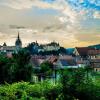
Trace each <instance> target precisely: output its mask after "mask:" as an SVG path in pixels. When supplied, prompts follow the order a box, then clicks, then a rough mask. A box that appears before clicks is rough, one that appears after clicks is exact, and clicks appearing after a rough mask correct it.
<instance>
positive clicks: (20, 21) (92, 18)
mask: <svg viewBox="0 0 100 100" xmlns="http://www.w3.org/2000/svg"><path fill="white" fill-rule="evenodd" d="M18 31H19V33H20V37H21V39H22V42H23V46H26V45H27V44H28V43H29V42H32V41H33V42H34V41H36V40H37V41H38V42H39V43H48V42H51V41H53V40H55V41H57V42H59V43H60V44H61V45H62V46H64V47H75V46H87V45H92V44H98V43H100V0H0V45H2V44H3V42H6V43H7V44H8V45H14V43H15V40H16V37H17V33H18Z"/></svg>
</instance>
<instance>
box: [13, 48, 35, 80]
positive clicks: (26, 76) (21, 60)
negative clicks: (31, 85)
mask: <svg viewBox="0 0 100 100" xmlns="http://www.w3.org/2000/svg"><path fill="white" fill-rule="evenodd" d="M13 59H14V62H15V63H14V66H15V69H16V70H15V81H22V80H23V81H31V78H32V73H33V68H32V66H31V65H30V54H29V52H27V51H25V50H21V51H19V52H18V53H17V54H16V53H15V54H13Z"/></svg>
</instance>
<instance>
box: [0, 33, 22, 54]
mask: <svg viewBox="0 0 100 100" xmlns="http://www.w3.org/2000/svg"><path fill="white" fill-rule="evenodd" d="M21 48H22V42H21V39H20V36H19V33H18V37H17V39H16V41H15V46H7V44H6V43H5V42H4V44H3V45H2V46H0V53H3V54H7V55H9V54H12V53H14V52H15V53H16V52H18V50H20V49H21Z"/></svg>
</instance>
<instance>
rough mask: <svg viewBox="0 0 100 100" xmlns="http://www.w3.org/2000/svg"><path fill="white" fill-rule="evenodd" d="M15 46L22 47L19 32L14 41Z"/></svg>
mask: <svg viewBox="0 0 100 100" xmlns="http://www.w3.org/2000/svg"><path fill="white" fill-rule="evenodd" d="M15 45H16V47H17V48H21V47H22V42H21V39H20V36H19V32H18V37H17V39H16V42H15Z"/></svg>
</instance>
